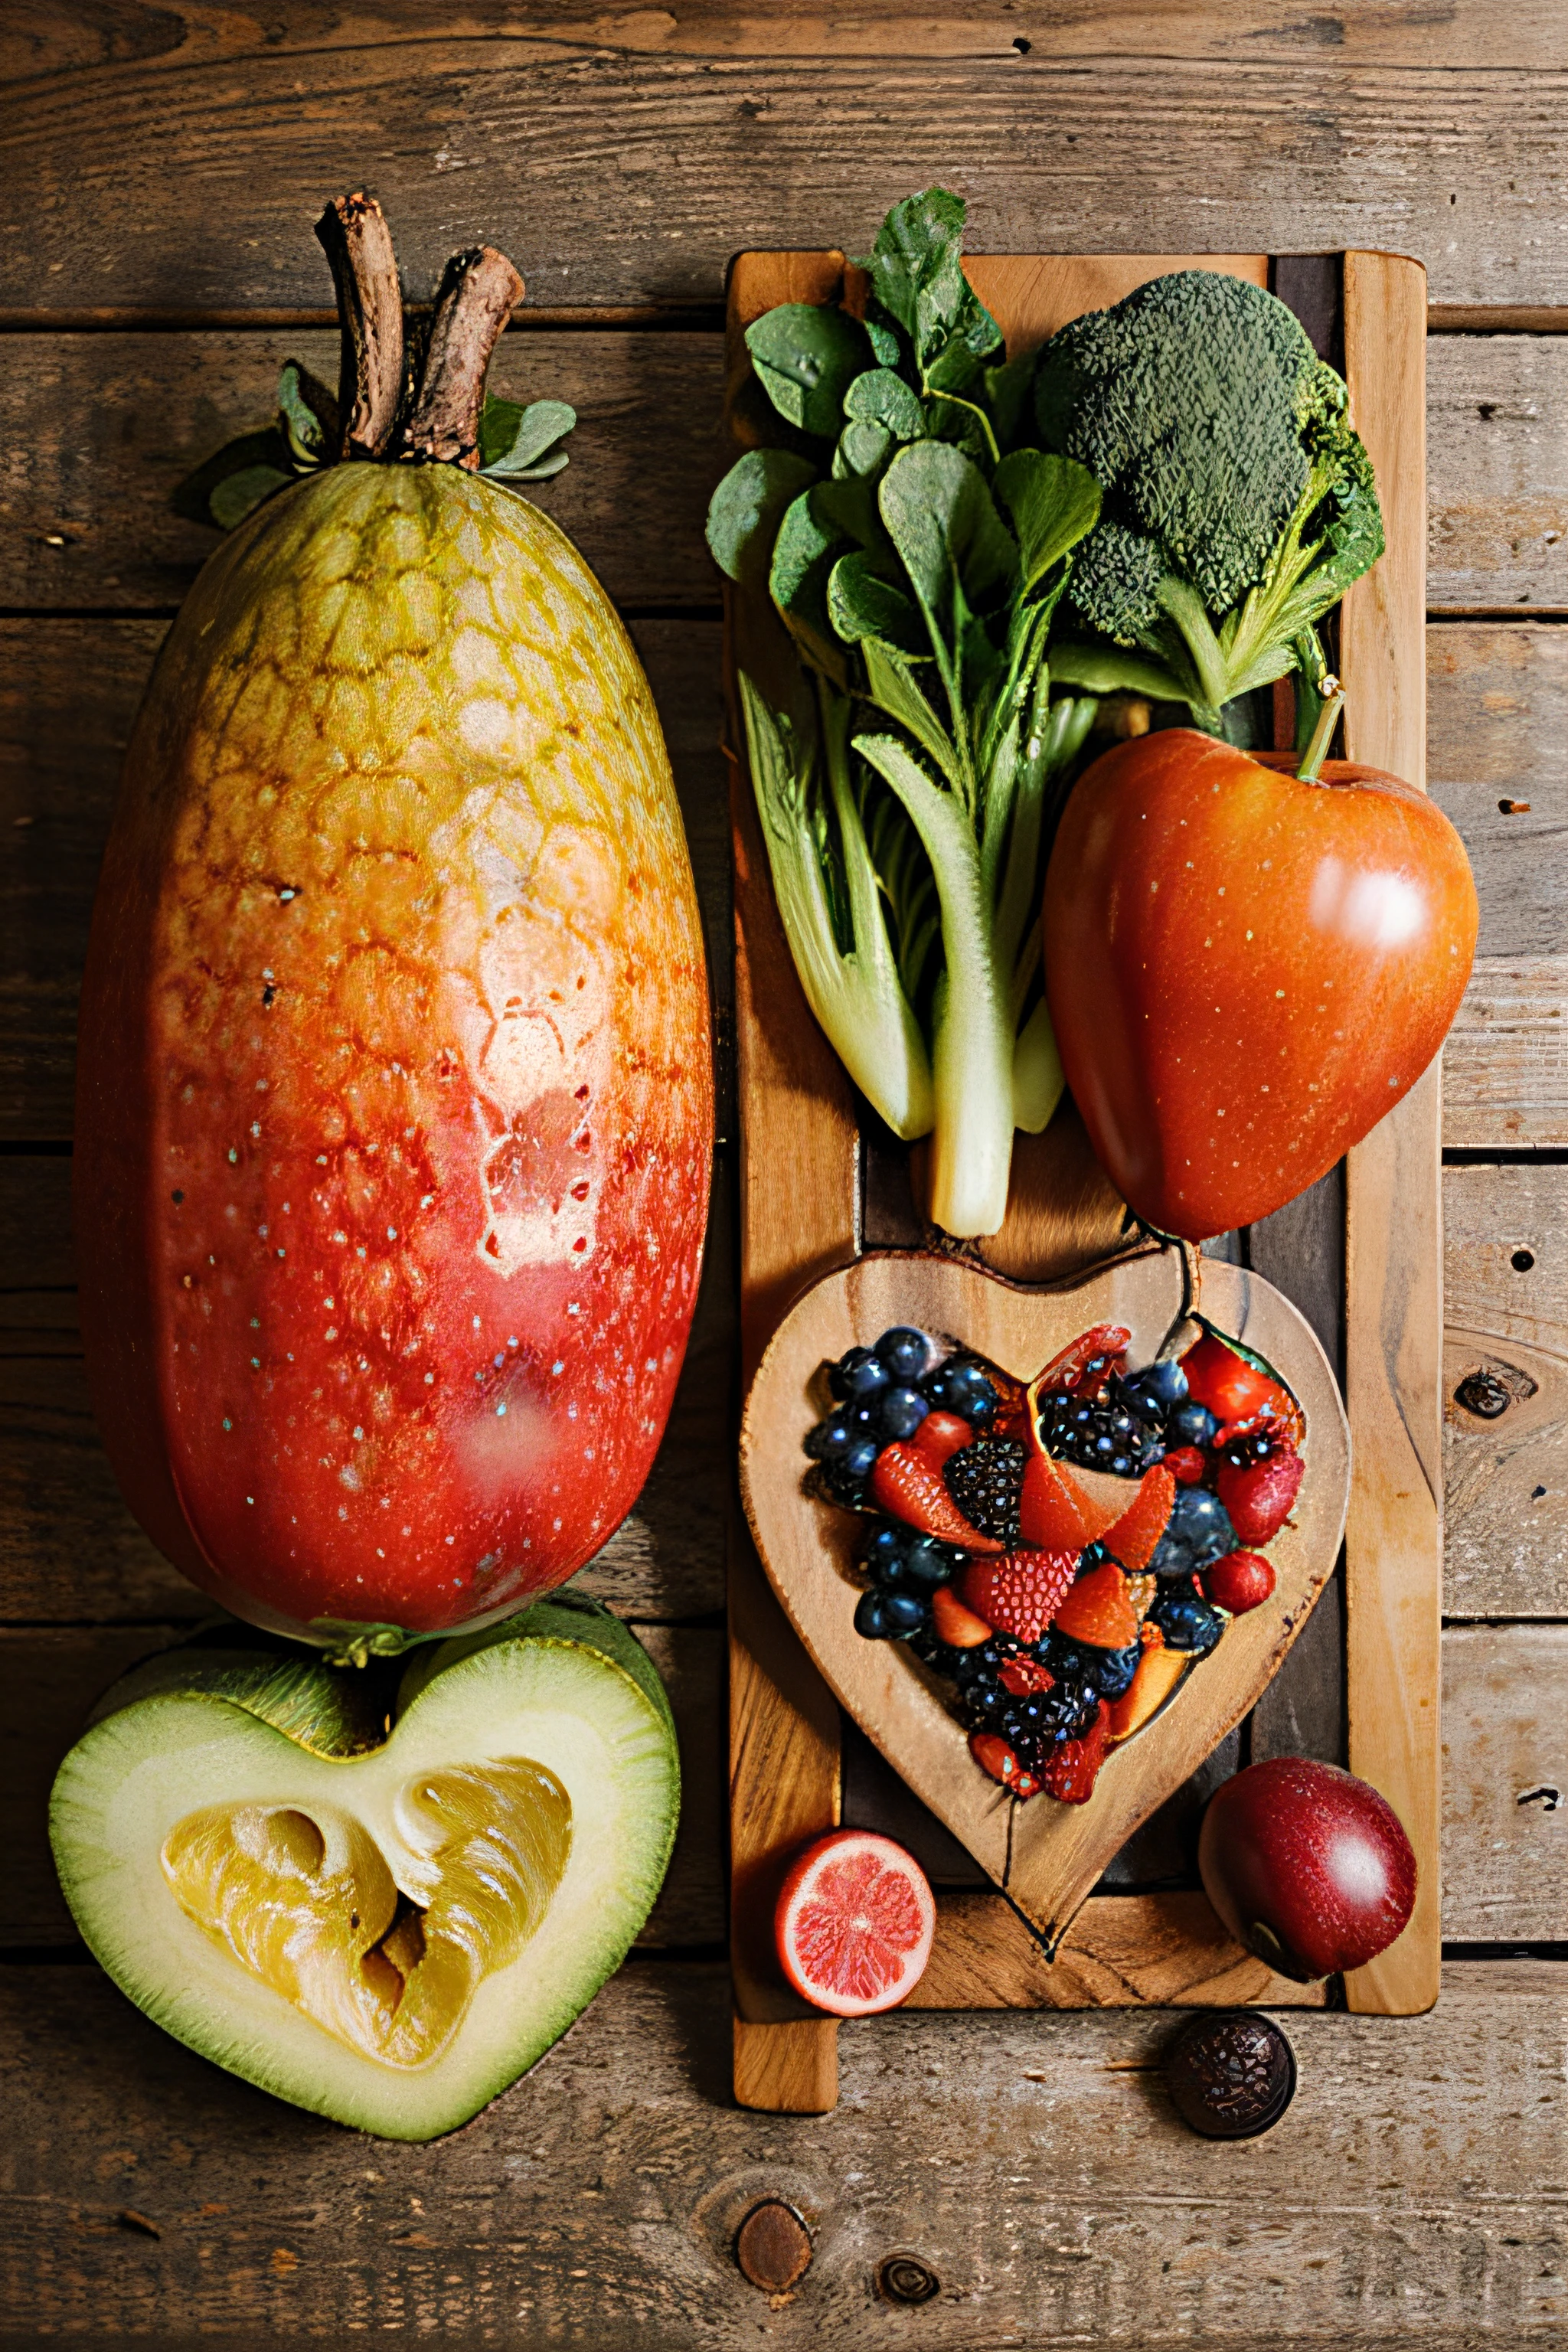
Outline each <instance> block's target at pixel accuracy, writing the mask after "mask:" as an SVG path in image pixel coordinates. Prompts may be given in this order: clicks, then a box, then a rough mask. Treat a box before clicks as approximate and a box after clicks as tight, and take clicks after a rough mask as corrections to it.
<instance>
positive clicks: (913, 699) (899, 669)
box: [860, 637, 959, 784]
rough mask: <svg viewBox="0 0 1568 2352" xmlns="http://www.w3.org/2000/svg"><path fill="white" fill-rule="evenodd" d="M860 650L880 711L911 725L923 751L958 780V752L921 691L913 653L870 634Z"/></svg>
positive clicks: (868, 684)
mask: <svg viewBox="0 0 1568 2352" xmlns="http://www.w3.org/2000/svg"><path fill="white" fill-rule="evenodd" d="M860 651H861V654H862V656H864V659H865V663H866V690H867V693H868V697H869V698H870V700H871V701H873V702H874V703H875V704H876V706H877V708H878V709H879V710H883V711H886V713H887V715H888V717H889V719H897V720H898V722H899V724H900V727H907V728H908V730H909V731H910V734H911V735H912V736H913V737H914V739H915V741H916V742H917V743H918V744H919V745H920V747H921V751H928V752H929V753H930V754H931V758H932V759H933V760H934V761H936V763H937V766H938V767H939V768H940V769H941V770H942V774H943V775H944V776H945V777H946V778H947V780H948V782H949V783H951V784H956V783H957V782H958V772H959V770H958V754H957V752H956V751H954V750H953V748H952V737H951V736H950V735H949V734H948V731H947V730H946V728H945V727H944V726H943V725H942V721H941V719H939V718H938V717H937V715H936V712H935V711H934V710H933V709H931V704H930V703H929V702H928V701H927V700H926V698H925V696H924V695H923V694H922V693H921V688H920V683H919V680H918V679H917V678H916V677H915V673H914V670H913V667H911V665H910V659H909V656H907V655H906V654H903V653H900V650H899V648H898V647H897V646H889V645H885V644H884V643H883V642H882V641H881V640H880V639H879V638H877V637H868V638H866V639H865V641H864V642H863V644H862V645H861V647H860Z"/></svg>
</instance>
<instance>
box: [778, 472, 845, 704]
mask: <svg viewBox="0 0 1568 2352" xmlns="http://www.w3.org/2000/svg"><path fill="white" fill-rule="evenodd" d="M848 487H851V486H850V485H847V484H843V483H829V482H819V483H817V484H816V487H815V488H813V489H809V490H805V491H804V492H803V493H802V495H801V496H800V497H799V498H797V499H795V500H794V501H793V502H792V504H791V505H790V506H789V507H788V508H786V509H785V511H784V520H783V521H782V522H781V523H780V525H779V531H778V537H777V539H776V540H775V541H774V542H773V567H772V570H771V571H770V572H769V574H768V593H769V594H770V595H771V596H772V598H773V603H774V604H776V605H777V607H778V610H779V613H780V614H781V616H782V618H783V620H784V625H785V626H786V627H787V628H788V629H789V631H790V634H791V635H792V636H793V637H794V638H795V643H796V645H797V646H799V648H800V650H801V652H802V654H803V655H804V656H805V659H806V660H807V661H808V662H809V663H810V665H811V667H813V668H814V669H818V670H820V671H821V672H822V673H823V675H824V677H829V678H831V679H832V680H833V683H834V684H835V685H836V686H837V687H838V688H839V689H840V690H841V691H842V690H843V689H844V688H846V687H847V684H848V677H849V673H848V667H847V663H846V662H845V659H844V655H843V652H842V650H841V649H840V647H839V645H838V643H837V638H836V637H835V636H834V635H833V631H832V626H831V624H830V623H829V621H828V618H827V578H828V574H829V572H831V571H832V569H833V563H834V560H835V558H836V556H837V554H838V552H839V551H840V549H841V548H842V547H843V545H844V541H845V536H846V534H845V533H844V532H843V531H842V530H840V529H839V528H838V526H837V523H835V522H832V521H829V520H826V519H825V516H824V513H823V509H822V500H823V497H824V494H825V493H826V491H828V490H830V489H841V488H848Z"/></svg>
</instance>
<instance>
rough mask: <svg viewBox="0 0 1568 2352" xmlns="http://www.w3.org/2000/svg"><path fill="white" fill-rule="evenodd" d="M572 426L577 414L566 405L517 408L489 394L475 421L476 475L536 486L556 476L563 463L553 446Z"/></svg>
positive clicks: (557, 402) (555, 403) (545, 402)
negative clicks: (550, 476) (477, 425)
mask: <svg viewBox="0 0 1568 2352" xmlns="http://www.w3.org/2000/svg"><path fill="white" fill-rule="evenodd" d="M576 422H577V412H576V410H575V409H574V407H573V406H572V405H571V404H570V403H569V402H567V401H564V400H531V401H530V402H529V404H528V406H527V407H526V408H521V407H519V405H518V404H517V402H516V401H514V400H498V399H497V398H496V396H495V395H494V394H493V393H492V394H490V396H489V398H488V399H487V400H486V402H485V405H484V410H483V413H482V415H480V418H479V471H480V473H481V474H488V475H489V476H491V477H492V478H494V479H496V480H498V481H503V482H504V481H530V482H538V481H542V480H543V479H544V478H546V477H547V476H548V475H550V474H558V473H559V472H560V471H561V469H562V467H563V466H564V465H565V464H566V462H567V459H566V453H565V451H564V450H563V449H556V447H555V444H556V443H557V442H558V441H563V440H564V439H565V437H566V436H567V434H568V433H570V432H571V431H572V429H573V427H574V425H575V424H576ZM547 450H548V451H550V452H551V455H550V456H549V457H546V455H545V453H546V451H547Z"/></svg>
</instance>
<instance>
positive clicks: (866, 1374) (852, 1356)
mask: <svg viewBox="0 0 1568 2352" xmlns="http://www.w3.org/2000/svg"><path fill="white" fill-rule="evenodd" d="M838 1377H839V1380H840V1381H842V1382H843V1389H842V1393H843V1394H844V1395H845V1396H847V1397H872V1396H875V1395H877V1394H878V1392H879V1391H880V1390H882V1389H885V1388H886V1387H887V1386H888V1384H889V1380H890V1379H891V1377H892V1376H891V1374H890V1373H889V1370H888V1367H887V1366H886V1364H884V1363H883V1361H882V1360H881V1358H880V1357H879V1356H877V1355H875V1354H873V1352H872V1350H871V1349H869V1348H851V1349H849V1351H848V1353H847V1355H843V1356H840V1358H839V1359H838ZM830 1385H831V1382H830Z"/></svg>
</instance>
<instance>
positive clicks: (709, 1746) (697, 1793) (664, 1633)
mask: <svg viewBox="0 0 1568 2352" xmlns="http://www.w3.org/2000/svg"><path fill="white" fill-rule="evenodd" d="M188 1630H189V1629H188V1628H187V1627H184V1626H180V1625H163V1626H156V1625H142V1626H136V1627H129V1626H127V1627H120V1628H111V1627H105V1626H92V1627H73V1628H71V1629H70V1630H69V1631H68V1632H66V1631H61V1632H55V1633H45V1632H40V1631H29V1632H27V1633H0V1665H3V1667H4V1671H5V1676H6V1687H7V1689H8V1690H9V1691H10V1692H11V1694H12V1704H11V1705H10V1706H7V1707H6V1709H5V1717H4V1719H3V1720H0V1844H3V1846H4V1850H5V1855H6V1870H5V1885H4V1889H3V1891H0V1950H5V1951H18V1950H26V1949H27V1948H32V1947H37V1946H40V1945H42V1946H57V1947H58V1946H61V1945H66V1944H71V1943H74V1942H75V1941H76V1940H77V1934H76V1925H75V1922H74V1921H73V1920H72V1918H71V1916H70V1913H69V1912H68V1910H67V1908H66V1906H65V1900H64V1897H63V1896H62V1895H61V1894H60V1891H59V1887H58V1884H57V1882H56V1878H55V1871H54V1864H53V1861H52V1859H51V1857H50V1853H49V1843H48V1797H49V1788H50V1784H51V1783H52V1781H53V1780H54V1777H55V1772H56V1769H57V1768H58V1764H59V1761H60V1759H61V1758H62V1757H63V1756H64V1754H65V1752H66V1750H67V1749H68V1748H70V1747H71V1746H72V1745H73V1744H74V1742H75V1741H76V1739H77V1738H79V1735H80V1733H81V1731H82V1729H83V1727H84V1726H85V1725H86V1722H87V1718H88V1716H89V1712H90V1710H91V1708H92V1707H93V1706H94V1705H95V1704H96V1702H97V1701H98V1699H99V1698H100V1697H101V1696H102V1694H103V1693H104V1692H105V1691H106V1690H107V1689H108V1688H109V1685H110V1684H111V1683H112V1682H115V1681H116V1680H118V1678H119V1676H120V1675H122V1674H124V1673H125V1672H126V1671H127V1670H128V1669H129V1668H130V1667H131V1666H132V1665H134V1664H136V1663H137V1661H138V1660H139V1659H141V1658H145V1657H150V1656H152V1655H153V1653H154V1652H155V1651H158V1650H162V1649H166V1648H167V1647H168V1646H169V1644H170V1643H172V1642H174V1641H177V1640H179V1639H181V1638H182V1637H183V1636H184V1634H185V1633H187V1632H188ZM637 1635H638V1638H639V1639H640V1641H641V1642H642V1643H643V1646H644V1648H645V1649H646V1650H647V1653H648V1655H649V1656H650V1657H651V1658H652V1660H653V1662H654V1664H655V1665H656V1666H657V1667H658V1671H659V1673H660V1675H662V1676H663V1679H664V1686H665V1688H666V1690H667V1691H668V1694H669V1703H670V1706H671V1708H672V1710H673V1712H674V1716H675V1727H676V1733H677V1736H678V1738H679V1741H680V1765H681V1806H680V1827H679V1832H678V1833H677V1836H676V1842H675V1852H674V1853H673V1855H672V1856H671V1858H670V1864H669V1874H668V1877H667V1879H666V1880H665V1883H664V1889H663V1892H662V1893H661V1894H660V1895H659V1898H658V1902H657V1903H656V1904H655V1906H654V1907H653V1910H652V1912H651V1913H650V1914H649V1916H648V1920H647V1926H646V1927H644V1929H643V1931H642V1933H641V1935H640V1936H639V1937H638V1938H637V1941H638V1944H639V1946H642V1947H644V1948H648V1949H658V1948H665V1947H669V1946H675V1947H677V1948H689V1947H691V1946H693V1945H697V1946H703V1945H707V1946H713V1945H718V1944H721V1943H722V1942H723V1939H724V1874H723V1832H722V1819H723V1811H722V1808H723V1775H722V1769H721V1762H720V1752H719V1726H720V1722H721V1716H722V1685H723V1675H724V1653H723V1637H722V1635H721V1634H720V1633H717V1632H716V1631H712V1630H710V1629H705V1628H698V1627H691V1626H681V1627H670V1626H666V1625H639V1626H638V1627H637Z"/></svg>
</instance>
